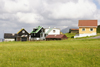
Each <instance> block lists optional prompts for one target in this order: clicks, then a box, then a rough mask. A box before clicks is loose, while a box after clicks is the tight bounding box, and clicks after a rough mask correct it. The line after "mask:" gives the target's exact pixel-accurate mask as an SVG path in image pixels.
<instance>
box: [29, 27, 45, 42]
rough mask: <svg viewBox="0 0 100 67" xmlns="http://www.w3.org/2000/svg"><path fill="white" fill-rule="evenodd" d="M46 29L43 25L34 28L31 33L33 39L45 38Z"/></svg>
mask: <svg viewBox="0 0 100 67" xmlns="http://www.w3.org/2000/svg"><path fill="white" fill-rule="evenodd" d="M44 31H45V29H44V28H43V27H41V26H38V27H36V28H34V29H33V31H32V32H31V33H30V34H31V40H45V37H46V35H45V32H44Z"/></svg>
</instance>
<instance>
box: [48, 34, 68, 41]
mask: <svg viewBox="0 0 100 67" xmlns="http://www.w3.org/2000/svg"><path fill="white" fill-rule="evenodd" d="M63 39H68V38H67V37H66V35H64V34H61V35H48V36H47V37H46V40H63Z"/></svg>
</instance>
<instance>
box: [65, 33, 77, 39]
mask: <svg viewBox="0 0 100 67" xmlns="http://www.w3.org/2000/svg"><path fill="white" fill-rule="evenodd" d="M65 35H66V36H67V37H68V38H74V36H75V35H76V33H65Z"/></svg>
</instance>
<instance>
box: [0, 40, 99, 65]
mask: <svg viewBox="0 0 100 67" xmlns="http://www.w3.org/2000/svg"><path fill="white" fill-rule="evenodd" d="M0 67H100V39H87V40H86V39H82V40H77V39H69V40H62V41H36V42H2V43H0Z"/></svg>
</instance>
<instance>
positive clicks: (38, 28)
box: [31, 26, 42, 33]
mask: <svg viewBox="0 0 100 67" xmlns="http://www.w3.org/2000/svg"><path fill="white" fill-rule="evenodd" d="M41 28H42V27H41V26H38V27H37V30H36V31H35V32H33V31H32V32H31V33H38V32H39V30H41Z"/></svg>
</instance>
